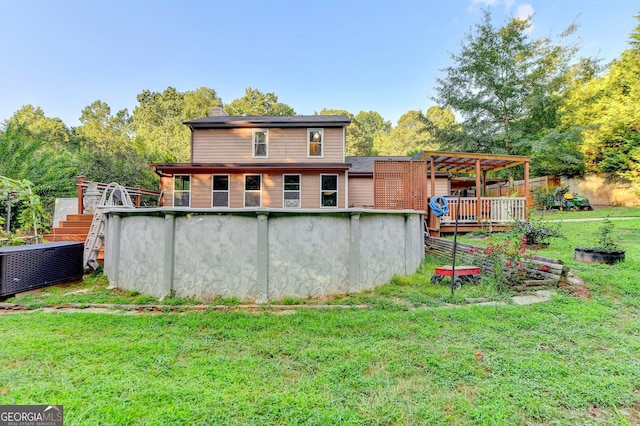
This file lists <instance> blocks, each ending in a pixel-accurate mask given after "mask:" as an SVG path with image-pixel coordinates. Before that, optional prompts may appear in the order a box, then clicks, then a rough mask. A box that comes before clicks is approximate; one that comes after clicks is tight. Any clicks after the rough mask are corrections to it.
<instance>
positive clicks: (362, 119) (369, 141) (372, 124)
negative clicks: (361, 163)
mask: <svg viewBox="0 0 640 426" xmlns="http://www.w3.org/2000/svg"><path fill="white" fill-rule="evenodd" d="M354 122H355V125H356V126H358V127H359V129H360V132H359V133H360V134H361V136H362V137H361V139H360V140H358V141H357V142H355V141H354V143H353V144H352V145H351V146H350V148H351V152H354V154H353V155H363V156H367V155H371V154H372V153H373V141H374V140H375V138H376V136H377V135H381V136H382V135H388V134H389V132H391V122H390V121H388V120H387V121H385V119H384V118H382V116H381V115H380V114H379V113H377V112H375V111H366V112H365V111H360V112H359V113H358V115H356V116H355V117H354ZM352 124H353V123H352Z"/></svg>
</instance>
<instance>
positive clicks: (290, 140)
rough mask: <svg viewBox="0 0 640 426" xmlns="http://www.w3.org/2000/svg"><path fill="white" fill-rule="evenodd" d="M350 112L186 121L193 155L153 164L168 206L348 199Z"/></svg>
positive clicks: (336, 204) (338, 204)
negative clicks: (346, 155) (347, 142)
mask: <svg viewBox="0 0 640 426" xmlns="http://www.w3.org/2000/svg"><path fill="white" fill-rule="evenodd" d="M349 123H350V120H349V118H348V117H347V116H344V115H342V116H324V115H313V116H298V115H297V116H273V117H271V116H259V117H249V116H229V115H227V114H226V112H225V111H224V110H223V109H222V108H214V109H213V110H212V115H211V116H209V117H205V118H200V119H197V120H192V121H187V122H185V125H187V126H189V128H190V129H191V161H190V162H189V163H167V164H151V165H150V167H152V168H153V169H154V170H155V172H156V173H158V175H159V176H160V180H161V182H160V189H161V191H162V193H163V195H162V200H161V203H162V205H164V206H174V207H192V208H211V207H223V208H224V207H227V208H242V207H269V208H329V209H330V208H343V207H347V206H348V201H347V197H348V191H347V170H348V169H349V167H350V164H348V163H346V162H345V156H344V152H345V135H346V127H347V126H348V125H349Z"/></svg>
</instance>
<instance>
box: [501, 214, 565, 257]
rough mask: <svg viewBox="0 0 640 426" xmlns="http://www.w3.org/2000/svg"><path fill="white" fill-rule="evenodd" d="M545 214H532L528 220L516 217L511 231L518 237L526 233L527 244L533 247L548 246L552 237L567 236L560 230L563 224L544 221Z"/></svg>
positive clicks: (528, 246)
mask: <svg viewBox="0 0 640 426" xmlns="http://www.w3.org/2000/svg"><path fill="white" fill-rule="evenodd" d="M543 215H544V213H541V214H540V216H539V217H533V216H531V217H530V218H529V220H528V221H522V220H520V219H518V218H515V222H514V224H513V226H512V228H511V233H512V234H514V235H515V236H516V237H518V238H519V237H520V236H522V235H524V238H525V246H526V247H527V248H531V249H540V248H545V247H548V246H549V241H550V240H551V239H552V238H566V237H565V236H564V234H563V233H562V232H560V226H561V225H562V224H561V223H560V222H558V223H555V224H553V225H551V224H549V223H548V222H543V220H542V217H543Z"/></svg>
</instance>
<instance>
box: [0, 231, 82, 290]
mask: <svg viewBox="0 0 640 426" xmlns="http://www.w3.org/2000/svg"><path fill="white" fill-rule="evenodd" d="M83 252H84V243H80V242H60V243H42V244H28V245H24V246H17V247H4V248H0V296H8V295H14V294H17V293H22V292H24V291H28V290H33V289H35V288H40V287H46V286H49V285H53V284H58V283H63V282H67V281H74V280H78V279H81V278H82V276H83V274H84V270H83V267H82V256H83Z"/></svg>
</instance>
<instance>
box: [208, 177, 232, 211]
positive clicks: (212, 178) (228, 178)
mask: <svg viewBox="0 0 640 426" xmlns="http://www.w3.org/2000/svg"><path fill="white" fill-rule="evenodd" d="M215 176H226V177H227V185H228V186H227V190H226V191H220V190H215V189H213V188H214V185H213V180H214V178H215ZM216 192H226V193H227V205H226V207H225V206H214V205H213V194H215V193H216ZM230 192H231V176H230V175H227V174H224V173H215V174H212V175H211V207H215V208H217V209H224V208H229V202H230V196H229V193H230Z"/></svg>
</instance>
